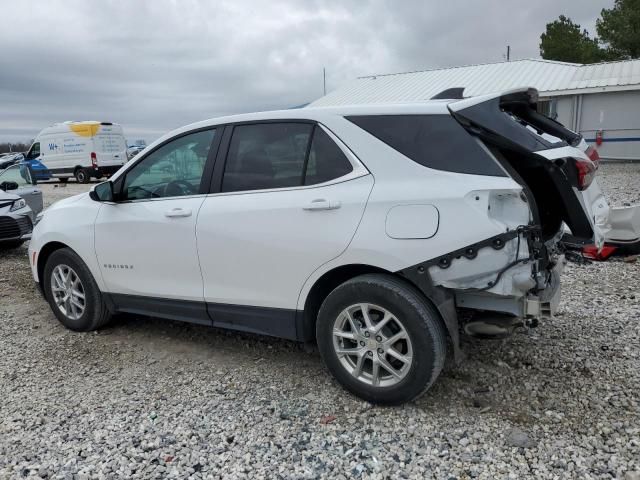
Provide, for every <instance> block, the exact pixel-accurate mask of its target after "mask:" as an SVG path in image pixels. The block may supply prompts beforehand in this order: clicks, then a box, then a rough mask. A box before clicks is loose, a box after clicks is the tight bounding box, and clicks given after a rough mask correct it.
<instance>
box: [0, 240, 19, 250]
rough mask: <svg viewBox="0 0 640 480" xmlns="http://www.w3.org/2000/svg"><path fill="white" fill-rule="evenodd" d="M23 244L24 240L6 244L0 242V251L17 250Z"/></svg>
mask: <svg viewBox="0 0 640 480" xmlns="http://www.w3.org/2000/svg"><path fill="white" fill-rule="evenodd" d="M23 243H24V240H10V241H8V242H0V250H10V249H13V248H18V247H19V246H20V245H22V244H23Z"/></svg>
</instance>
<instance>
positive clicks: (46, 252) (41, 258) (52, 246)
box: [38, 242, 68, 292]
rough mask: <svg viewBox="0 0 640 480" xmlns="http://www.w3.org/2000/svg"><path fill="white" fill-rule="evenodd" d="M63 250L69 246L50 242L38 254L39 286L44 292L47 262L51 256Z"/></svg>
mask: <svg viewBox="0 0 640 480" xmlns="http://www.w3.org/2000/svg"><path fill="white" fill-rule="evenodd" d="M61 248H68V246H67V245H65V244H64V243H62V242H49V243H47V244H46V245H44V246H43V247H42V248H41V249H40V252H38V284H39V285H40V289H41V290H42V292H44V283H43V278H42V277H43V275H44V266H45V265H46V264H47V260H48V259H49V257H50V256H51V254H52V253H53V252H55V251H56V250H60V249H61Z"/></svg>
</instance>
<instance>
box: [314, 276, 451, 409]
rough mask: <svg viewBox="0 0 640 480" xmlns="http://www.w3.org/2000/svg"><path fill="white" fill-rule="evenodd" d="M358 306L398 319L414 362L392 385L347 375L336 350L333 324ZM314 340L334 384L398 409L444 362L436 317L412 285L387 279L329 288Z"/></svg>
mask: <svg viewBox="0 0 640 480" xmlns="http://www.w3.org/2000/svg"><path fill="white" fill-rule="evenodd" d="M358 303H369V304H374V305H377V306H379V307H382V308H384V309H387V310H388V311H389V312H391V313H392V314H393V315H394V316H395V317H397V318H398V319H401V322H402V326H403V327H404V328H405V330H406V332H407V334H408V336H409V339H410V341H411V344H412V346H413V356H412V360H411V363H410V366H409V367H408V371H407V373H406V376H404V378H402V380H400V381H399V383H396V384H395V385H391V386H384V387H383V386H373V385H371V384H368V383H365V382H364V381H361V380H359V379H358V378H356V377H354V376H353V375H352V374H351V373H350V372H349V371H347V369H346V368H345V367H344V366H343V364H342V363H341V362H340V359H339V357H338V355H337V353H336V351H335V348H334V342H333V328H334V322H335V321H336V319H337V318H338V316H339V315H340V314H341V312H343V311H344V310H345V309H346V308H347V307H349V306H352V305H355V304H358ZM316 337H317V342H318V349H319V350H320V354H321V355H322V358H323V360H324V362H325V365H326V366H327V368H328V369H329V371H330V372H331V374H332V375H333V376H334V377H335V378H336V379H337V380H338V382H339V383H340V384H342V385H343V386H344V387H345V388H346V389H347V390H349V391H350V392H352V393H353V394H355V395H357V396H359V397H361V398H363V399H364V400H367V401H369V402H372V403H378V404H385V405H397V404H400V403H404V402H408V401H411V400H414V399H416V398H417V397H419V396H420V395H422V394H423V393H424V392H426V391H427V390H428V389H429V387H430V386H431V385H432V384H433V382H434V381H435V380H436V378H437V377H438V375H439V374H440V372H441V370H442V367H443V366H444V362H445V358H446V333H445V329H444V325H443V322H442V318H441V316H440V314H439V313H438V311H437V310H436V308H435V307H434V306H433V305H432V304H431V302H430V301H429V300H427V299H426V298H425V297H424V296H423V295H422V294H421V293H420V292H419V291H418V290H417V289H416V288H415V287H413V286H412V285H410V284H409V283H407V282H405V281H403V280H402V279H400V278H397V277H393V276H391V275H384V274H367V275H361V276H359V277H355V278H353V279H351V280H349V281H347V282H345V283H343V284H342V285H340V286H339V287H337V288H336V289H335V290H333V291H332V292H331V293H330V294H329V295H328V296H327V298H326V299H325V301H324V302H323V304H322V306H321V307H320V311H319V313H318V321H317V324H316ZM367 348H368V347H367ZM371 355H375V353H374V352H372V353H371Z"/></svg>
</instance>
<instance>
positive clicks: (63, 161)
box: [26, 121, 127, 183]
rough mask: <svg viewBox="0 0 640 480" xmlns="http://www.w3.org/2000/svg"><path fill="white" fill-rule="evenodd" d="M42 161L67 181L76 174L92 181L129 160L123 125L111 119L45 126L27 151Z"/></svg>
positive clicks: (33, 159)
mask: <svg viewBox="0 0 640 480" xmlns="http://www.w3.org/2000/svg"><path fill="white" fill-rule="evenodd" d="M26 161H27V162H40V163H41V164H42V165H43V167H44V168H46V169H47V170H48V171H49V174H50V175H51V176H52V177H56V178H58V179H59V180H60V181H61V182H66V181H67V180H68V179H69V178H70V177H75V178H76V180H77V181H78V182H79V183H88V182H89V180H90V179H91V177H95V178H98V179H99V178H102V177H103V176H105V175H111V174H113V173H115V172H116V171H118V169H119V168H120V167H121V166H122V165H124V164H125V163H126V161H127V145H126V142H125V138H124V134H123V132H122V127H121V126H120V125H118V124H115V123H110V122H96V121H85V122H64V123H56V124H55V125H52V126H51V127H47V128H45V129H44V130H42V131H41V132H40V133H39V134H38V136H37V137H36V139H35V141H34V142H33V145H31V148H30V149H29V152H28V153H27V155H26Z"/></svg>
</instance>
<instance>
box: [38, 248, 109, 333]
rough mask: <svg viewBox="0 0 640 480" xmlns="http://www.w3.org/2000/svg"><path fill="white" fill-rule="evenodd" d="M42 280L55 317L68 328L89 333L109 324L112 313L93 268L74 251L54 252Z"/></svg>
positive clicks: (45, 267) (61, 250)
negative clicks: (92, 272)
mask: <svg viewBox="0 0 640 480" xmlns="http://www.w3.org/2000/svg"><path fill="white" fill-rule="evenodd" d="M40 281H41V282H43V287H44V292H45V297H46V299H47V301H48V302H49V305H50V306H51V309H52V310H53V313H54V315H55V316H56V317H57V318H58V320H59V321H60V323H62V324H63V325H64V326H65V327H67V328H68V329H70V330H75V331H77V332H89V331H91V330H97V329H98V328H100V327H102V326H104V325H106V324H107V323H108V322H109V320H110V318H111V313H110V312H109V310H108V309H107V305H106V303H105V302H104V299H103V297H102V293H101V292H100V289H99V288H98V285H97V284H96V282H95V280H94V279H93V275H91V272H90V271H89V268H88V267H87V266H86V264H85V263H84V262H83V261H82V259H81V258H80V257H79V256H78V255H77V254H76V253H75V252H74V251H73V250H71V249H69V248H62V249H60V250H56V251H55V252H53V253H52V254H51V256H50V257H49V258H48V259H47V263H46V264H45V266H44V273H43V276H42V279H41V280H40Z"/></svg>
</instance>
